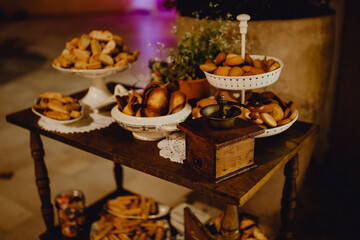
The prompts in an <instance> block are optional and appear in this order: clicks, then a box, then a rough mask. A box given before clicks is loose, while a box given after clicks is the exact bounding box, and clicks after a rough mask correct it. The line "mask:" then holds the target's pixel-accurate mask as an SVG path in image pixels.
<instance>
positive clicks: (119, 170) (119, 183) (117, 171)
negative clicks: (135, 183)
mask: <svg viewBox="0 0 360 240" xmlns="http://www.w3.org/2000/svg"><path fill="white" fill-rule="evenodd" d="M114 176H115V182H116V187H117V191H118V192H119V193H121V192H122V191H123V189H124V188H123V167H122V166H121V164H119V163H116V162H114Z"/></svg>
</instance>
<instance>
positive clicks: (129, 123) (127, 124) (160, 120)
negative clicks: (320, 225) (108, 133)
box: [111, 103, 191, 141]
mask: <svg viewBox="0 0 360 240" xmlns="http://www.w3.org/2000/svg"><path fill="white" fill-rule="evenodd" d="M190 113H191V106H190V104H188V103H187V104H186V105H185V106H184V108H183V109H182V110H180V111H179V112H177V113H174V114H170V115H166V116H161V117H134V116H129V115H127V114H125V113H122V112H121V111H120V110H119V109H118V106H114V107H113V109H112V110H111V116H112V117H113V118H114V119H115V120H116V122H117V123H118V124H119V125H120V126H121V127H122V128H124V129H126V130H128V131H130V132H132V134H133V136H134V137H135V138H136V139H139V140H144V141H156V140H159V139H162V138H164V137H166V136H168V135H169V134H170V133H171V132H174V131H177V130H178V128H177V126H176V125H177V124H178V123H181V122H183V121H185V120H186V118H187V117H188V116H189V115H190Z"/></svg>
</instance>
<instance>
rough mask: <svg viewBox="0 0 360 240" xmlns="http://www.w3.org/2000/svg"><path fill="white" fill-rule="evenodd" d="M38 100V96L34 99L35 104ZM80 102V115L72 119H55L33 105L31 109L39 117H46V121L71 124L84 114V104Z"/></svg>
mask: <svg viewBox="0 0 360 240" xmlns="http://www.w3.org/2000/svg"><path fill="white" fill-rule="evenodd" d="M38 101H39V98H36V99H35V101H34V104H35V103H38ZM79 104H80V117H78V118H74V119H70V120H56V119H53V118H49V117H47V116H45V115H44V114H42V113H41V112H40V111H38V110H36V109H35V108H34V107H33V106H32V107H31V111H32V112H33V113H35V114H36V115H38V116H39V117H41V118H42V119H44V120H45V121H46V122H49V123H60V124H70V123H73V122H76V121H79V120H80V119H81V118H83V116H84V105H83V104H82V103H81V101H79Z"/></svg>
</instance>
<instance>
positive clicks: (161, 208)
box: [104, 200, 170, 219]
mask: <svg viewBox="0 0 360 240" xmlns="http://www.w3.org/2000/svg"><path fill="white" fill-rule="evenodd" d="M109 201H116V200H109ZM104 208H105V210H106V211H107V212H108V213H110V214H112V215H114V216H117V217H121V218H127V219H143V217H142V216H131V215H122V214H119V213H116V212H113V211H111V210H110V209H108V207H107V205H106V204H105V205H104ZM158 209H159V211H158V213H157V214H154V215H149V217H148V218H147V219H156V218H161V217H164V216H165V215H167V214H168V213H169V211H170V206H168V205H166V204H162V203H158Z"/></svg>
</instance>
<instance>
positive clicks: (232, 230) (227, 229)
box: [221, 204, 240, 240]
mask: <svg viewBox="0 0 360 240" xmlns="http://www.w3.org/2000/svg"><path fill="white" fill-rule="evenodd" d="M221 234H222V237H223V239H226V240H235V239H239V237H240V230H239V214H238V208H237V206H236V205H230V204H228V205H226V209H225V212H224V217H223V219H222V222H221Z"/></svg>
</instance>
